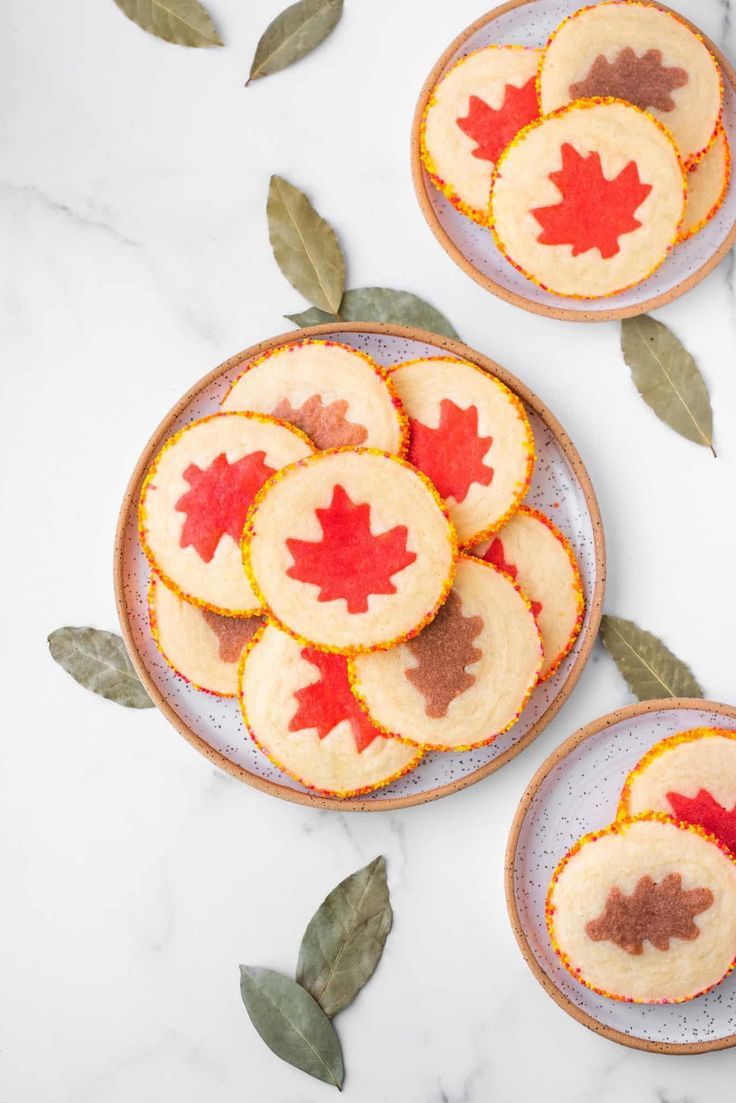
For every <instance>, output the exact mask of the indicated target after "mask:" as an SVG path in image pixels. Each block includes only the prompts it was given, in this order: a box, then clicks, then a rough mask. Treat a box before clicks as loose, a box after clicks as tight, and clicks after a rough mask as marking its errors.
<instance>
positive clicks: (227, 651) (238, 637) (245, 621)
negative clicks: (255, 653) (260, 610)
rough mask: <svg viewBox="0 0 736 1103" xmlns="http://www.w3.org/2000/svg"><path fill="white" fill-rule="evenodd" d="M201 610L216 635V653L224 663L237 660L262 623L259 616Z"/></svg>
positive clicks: (208, 625)
mask: <svg viewBox="0 0 736 1103" xmlns="http://www.w3.org/2000/svg"><path fill="white" fill-rule="evenodd" d="M201 612H202V616H203V617H204V620H205V623H206V624H207V627H208V628H209V629H211V631H212V632H214V634H215V635H216V636H217V644H218V654H219V656H220V658H221V659H222V661H223V662H224V663H236V662H237V661H238V659H239V658H240V656H241V654H242V652H243V648H244V647H245V645H246V644H247V643H250V641H251V640H252V639H253V636H254V635H255V634H256V632H257V631H258V629H259V628H260V627H261V624H262V623H263V622H262V621H261V618H260V617H223V616H222V615H221V614H220V613H213V612H212V611H211V610H210V609H202V610H201Z"/></svg>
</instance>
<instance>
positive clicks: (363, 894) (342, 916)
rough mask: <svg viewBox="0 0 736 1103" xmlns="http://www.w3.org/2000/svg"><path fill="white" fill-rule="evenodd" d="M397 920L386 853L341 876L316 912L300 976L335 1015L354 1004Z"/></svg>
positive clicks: (301, 951) (304, 944)
mask: <svg viewBox="0 0 736 1103" xmlns="http://www.w3.org/2000/svg"><path fill="white" fill-rule="evenodd" d="M392 919H393V913H392V911H391V902H390V899H389V892H388V885H387V883H386V862H385V860H384V859H383V857H379V858H375V859H374V860H373V861H372V862H370V864H369V865H367V866H365V867H364V868H363V869H359V870H357V871H356V872H355V873H352V874H351V875H350V876H349V877H346V878H345V880H344V881H341V882H340V884H339V885H337V886H336V888H334V889H333V890H332V892H331V893H330V894H329V895H328V896H327V897H326V898H325V899H324V900H323V901H322V903H321V904H320V906H319V908H318V909H317V911H316V912H315V913H314V915H313V916H312V918H311V920H310V921H309V925H308V927H307V929H306V931H305V932H304V937H303V939H302V944H301V946H300V947H299V963H298V966H297V973H296V978H297V980H298V981H299V983H300V984H301V985H303V987H304V988H306V989H308V991H309V992H311V994H312V995H313V996H314V998H315V1000H317V1002H318V1003H319V1005H320V1006H321V1007H322V1009H323V1011H324V1012H325V1014H326V1015H328V1016H329V1017H330V1018H332V1017H333V1015H336V1014H337V1013H338V1011H341V1010H342V1009H343V1007H347V1005H348V1004H349V1003H352V1001H353V1000H354V999H355V997H356V996H357V994H358V992H359V991H360V990H361V988H362V987H363V985H364V984H365V983H366V981H367V980H368V979H369V978H370V977H371V975H372V974H373V971H374V970H375V968H376V966H377V965H378V962H379V961H380V960H381V955H382V954H383V948H384V946H385V944H386V939H387V937H388V933H389V931H390V930H391V923H392Z"/></svg>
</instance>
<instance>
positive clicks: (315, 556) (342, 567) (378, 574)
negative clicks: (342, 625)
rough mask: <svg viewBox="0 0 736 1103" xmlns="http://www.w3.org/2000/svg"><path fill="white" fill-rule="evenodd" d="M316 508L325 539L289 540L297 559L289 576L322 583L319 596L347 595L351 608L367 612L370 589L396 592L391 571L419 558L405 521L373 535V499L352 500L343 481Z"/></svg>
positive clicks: (396, 570) (320, 598) (387, 592)
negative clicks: (329, 498) (325, 504)
mask: <svg viewBox="0 0 736 1103" xmlns="http://www.w3.org/2000/svg"><path fill="white" fill-rule="evenodd" d="M315 513H316V514H317V519H318V520H319V523H320V527H321V528H322V539H321V540H293V539H289V540H287V541H286V544H287V547H288V549H289V551H290V552H291V554H292V556H293V559H294V565H293V567H289V569H288V570H287V572H286V573H287V574H288V575H289V577H290V578H296V579H297V580H298V581H299V582H311V583H312V584H313V585H314V586H318V587H319V589H320V593H319V597H318V601H337V599H338V598H342V599H343V600H344V601H346V602H347V607H348V612H349V613H365V612H367V611H368V597H369V595H370V594H395V593H396V587H395V586H394V584H393V582H392V581H391V578H392V576H393V575H395V574H397V573H398V572H399V571H403V570H404V568H405V567H408V566H409V565H410V564H411V563H413V562H414V560H415V559H416V555H415V554H414V552H410V551H407V550H406V538H407V535H408V529H407V527H406V525H395V526H394V528H392V529H389V530H388V531H387V532H382V533H380V534H379V535H378V536H374V535H373V533H372V532H371V525H370V518H371V507H370V505H369V504H368V503H367V502H363V503H360V504H357V503H355V502H352V501H351V500H350V498H349V497H348V495H347V493H346V491H345V489H344V488H343V487H342V486H340V485H336V486H335V487H334V489H333V491H332V501H331V502H330V504H329V506H328V507H327V508H326V509H317V510H315Z"/></svg>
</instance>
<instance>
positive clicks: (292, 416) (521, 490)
mask: <svg viewBox="0 0 736 1103" xmlns="http://www.w3.org/2000/svg"><path fill="white" fill-rule="evenodd" d="M604 578H605V555H604V545H603V534H602V528H601V521H600V515H599V512H598V507H597V504H596V499H595V495H594V493H593V489H592V487H591V485H590V481H589V479H588V476H587V474H586V472H585V468H584V467H583V464H582V461H581V460H580V457H579V456H578V454H577V452H576V450H575V448H574V446H573V444H572V442H571V441H570V440H569V438H568V437H567V435H566V434H565V432H564V430H563V429H562V427H561V426H560V425H559V423H558V422H557V421H556V419H555V418H554V416H553V415H552V414H551V413H550V412H549V410H547V409H546V407H545V406H544V404H543V403H542V402H541V401H540V400H539V399H538V398H537V397H536V396H535V395H534V394H533V393H532V392H531V391H530V390H528V388H526V387H525V386H524V385H523V384H522V383H521V382H519V381H518V380H516V379H515V378H514V377H513V376H511V375H509V374H508V373H507V372H506V371H504V370H503V369H502V368H501V367H499V366H498V365H497V364H494V363H493V362H492V361H490V360H488V359H487V358H486V357H483V356H481V355H480V354H479V353H476V352H474V351H473V350H471V349H469V348H467V347H466V346H465V345H462V344H460V343H459V342H457V341H452V340H449V339H447V338H443V337H437V336H435V335H431V334H428V333H425V332H423V331H421V330H411V329H401V328H397V327H390V326H385V325H380V324H368V323H365V324H339V325H334V326H332V325H328V326H315V327H311V328H310V329H305V330H302V331H299V332H298V333H291V334H287V335H285V336H282V337H278V338H273V339H271V340H269V341H265V342H263V343H261V344H260V345H258V346H255V347H254V348H251V349H248V350H246V351H245V352H243V353H239V354H238V355H237V356H234V357H232V358H231V359H230V360H228V361H227V362H226V363H225V364H223V365H221V366H220V367H218V368H216V369H215V370H214V371H213V372H211V373H210V374H209V375H208V376H206V377H205V378H204V379H203V380H201V381H200V382H199V383H198V384H196V385H195V386H194V387H193V388H192V389H191V390H190V391H189V392H188V393H187V394H186V395H185V396H184V397H183V398H182V400H181V401H180V402H179V403H178V404H177V406H176V407H175V408H174V409H173V410H172V411H171V412H170V413H169V414H168V415H167V417H166V418H165V419H164V421H163V422H162V424H161V425H160V426H159V428H158V429H157V430H156V432H155V434H154V436H153V437H152V439H151V441H149V443H148V445H147V447H146V448H145V450H144V452H143V455H142V456H141V459H140V461H139V463H138V465H137V467H136V469H135V471H134V473H133V476H132V479H131V481H130V484H129V486H128V490H127V492H126V495H125V498H124V501H123V505H122V509H121V513H120V520H119V526H118V534H117V542H116V553H115V585H116V595H117V602H118V611H119V615H120V621H121V625H122V630H123V635H124V638H125V641H126V645H127V647H128V650H129V652H130V655H131V658H132V661H133V663H134V665H135V667H136V670H137V671H138V673H139V675H140V677H141V678H142V680H143V683H144V685H145V686H146V688H147V690H148V692H149V694H150V695H151V697H152V699H153V701H154V703H155V704H156V705H157V706H158V707H159V709H160V710H161V711H162V712H163V713H164V715H165V716H167V718H168V719H169V720H170V721H171V723H172V724H173V725H174V726H175V727H176V728H177V729H178V731H179V732H180V733H181V734H182V735H184V737H185V738H186V739H188V740H189V742H191V743H192V744H193V745H194V746H195V747H196V748H197V749H198V750H199V751H201V752H202V753H203V754H204V755H206V756H207V757H208V758H209V759H210V760H212V761H214V762H216V763H217V764H218V765H219V766H221V767H222V768H223V769H225V770H227V771H228V772H230V773H231V774H233V775H235V776H236V777H238V778H240V779H242V780H244V781H247V782H250V783H251V784H253V785H255V786H256V787H258V788H260V789H263V790H266V791H268V792H270V793H273V794H275V795H278V796H281V797H284V798H286V799H289V800H293V801H299V802H301V803H305V804H315V803H316V804H318V805H320V806H322V807H337V808H341V809H351V808H355V809H370V810H378V809H381V808H387V807H399V806H402V805H407V804H415V803H420V802H423V801H426V800H430V799H434V798H436V797H439V796H442V795H444V794H446V793H449V792H453V791H455V790H456V789H460V788H463V787H465V786H467V785H469V784H471V783H472V782H474V781H477V780H479V779H480V778H481V777H484V776H486V775H487V774H489V773H491V772H493V771H494V770H496V769H498V768H499V767H500V766H502V765H503V764H504V763H505V762H507V761H508V760H509V759H510V758H512V757H513V756H514V755H515V754H517V753H518V752H519V751H520V750H521V749H522V748H523V747H524V746H526V745H527V744H528V743H529V742H531V740H532V739H534V738H535V737H536V736H537V735H538V734H539V732H540V731H541V730H542V729H543V728H544V726H545V725H546V724H547V723H548V722H549V720H550V719H551V718H552V716H554V714H555V713H556V712H557V710H558V709H559V708H560V706H561V705H562V703H563V701H564V700H565V699H566V697H567V695H568V694H569V693H570V691H571V690H572V687H573V686H574V684H575V682H576V680H577V678H578V677H579V674H580V672H581V670H582V667H583V665H584V663H585V661H586V659H587V657H588V655H589V653H590V650H591V648H592V646H593V642H594V640H595V636H596V632H597V628H598V623H599V620H600V612H601V603H602V596H603V587H604Z"/></svg>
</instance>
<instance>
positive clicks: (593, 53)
mask: <svg viewBox="0 0 736 1103" xmlns="http://www.w3.org/2000/svg"><path fill="white" fill-rule="evenodd" d="M539 96H540V101H541V105H542V111H543V112H544V113H545V114H547V113H549V112H550V111H556V110H557V108H558V107H562V106H564V104H566V103H569V102H570V101H571V100H579V99H588V98H590V97H596V96H615V97H616V98H617V99H621V100H627V101H628V102H629V103H633V104H635V105H636V106H637V107H640V108H642V109H643V110H645V111H649V112H651V113H652V114H653V115H655V116H656V117H657V118H658V119H660V120H661V121H662V122H663V123H664V124H665V126H666V127H667V129H668V130H669V131H670V133H671V134H672V136H673V138H674V139H675V142H676V143H677V146H678V148H679V150H680V155H681V157H682V159H683V161H688V162H690V161H694V160H696V159H697V158H698V157H699V156H700V155H701V154H702V153H703V152H704V151H705V150H706V149H707V148H708V145H709V143H710V142H711V140H712V138H713V135H714V133H715V130H716V126H717V124H718V120H719V118H720V114H721V104H722V98H723V84H722V79H721V73H720V70H719V68H718V64H717V62H716V60H715V58H714V57H713V55H712V54H711V52H710V50H708V48H707V46H706V45H705V44H704V42H703V41H702V39H701V38H700V36H699V35H697V34H696V33H695V32H694V31H691V30H690V28H689V27H688V26H687V24H686V23H685V22H684V21H683V20H682V19H680V18H679V17H678V16H677V15H675V13H674V12H667V11H662V9H661V8H659V7H656V6H655V5H654V4H642V3H637V2H629V0H609V2H608V3H603V4H595V5H593V6H591V7H587V8H581V10H580V11H578V12H576V13H575V14H574V15H571V16H570V18H569V19H566V20H565V21H564V22H563V23H562V24H561V25H560V26H559V27H558V28H557V30H556V31H555V32H554V33H553V35H552V37H551V38H550V40H549V42H548V44H547V49H546V50H545V52H544V55H543V57H542V63H541V65H540V69H539Z"/></svg>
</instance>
